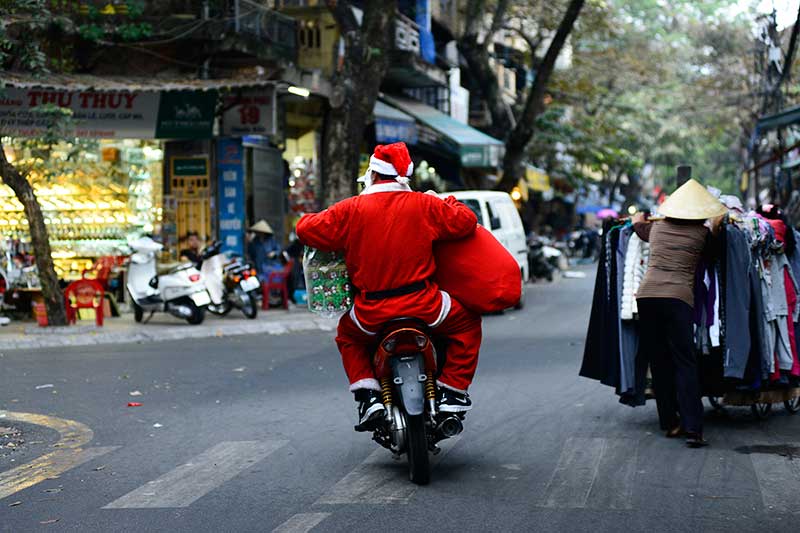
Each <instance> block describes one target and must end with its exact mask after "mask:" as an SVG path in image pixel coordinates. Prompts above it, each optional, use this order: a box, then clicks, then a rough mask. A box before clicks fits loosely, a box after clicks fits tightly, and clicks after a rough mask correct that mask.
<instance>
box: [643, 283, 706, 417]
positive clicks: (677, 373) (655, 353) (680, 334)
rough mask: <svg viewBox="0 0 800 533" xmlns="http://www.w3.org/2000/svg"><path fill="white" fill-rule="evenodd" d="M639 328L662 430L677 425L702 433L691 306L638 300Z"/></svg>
mask: <svg viewBox="0 0 800 533" xmlns="http://www.w3.org/2000/svg"><path fill="white" fill-rule="evenodd" d="M637 303H638V307H639V319H640V326H641V341H640V342H641V343H640V347H639V349H640V350H643V354H644V355H645V356H646V357H648V358H649V360H650V370H651V371H652V374H653V388H654V389H655V393H656V404H657V406H658V420H659V423H660V424H661V429H664V430H669V429H672V428H674V427H677V426H678V423H679V420H678V413H680V425H681V427H682V428H683V429H684V431H688V432H691V433H702V432H703V402H702V399H701V396H700V378H699V374H698V371H697V357H696V355H695V351H694V343H693V342H692V337H693V322H692V315H693V311H692V307H691V306H690V305H689V304H687V303H686V302H684V301H682V300H678V299H676V298H642V299H640V300H638V301H637Z"/></svg>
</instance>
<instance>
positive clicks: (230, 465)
mask: <svg viewBox="0 0 800 533" xmlns="http://www.w3.org/2000/svg"><path fill="white" fill-rule="evenodd" d="M287 442H288V441H285V440H270V441H264V442H257V441H240V442H221V443H219V444H217V445H216V446H214V447H213V448H210V449H208V450H206V451H205V452H203V453H201V454H200V455H198V456H197V457H195V458H194V459H192V460H191V461H190V462H188V463H186V464H184V465H181V466H179V467H177V468H175V469H173V470H172V471H170V472H168V473H166V474H164V475H163V476H161V477H159V478H158V479H156V480H154V481H150V482H149V483H147V484H145V485H143V486H141V487H139V488H138V489H136V490H134V491H132V492H129V493H128V494H126V495H124V496H122V497H121V498H119V499H117V500H115V501H113V502H111V503H109V504H108V505H106V506H105V507H104V509H144V508H174V507H188V506H189V505H191V504H192V503H193V502H195V501H196V500H198V499H200V498H202V497H203V496H205V495H206V494H208V493H209V492H211V491H212V490H214V489H215V488H217V487H219V486H220V485H222V484H223V483H225V482H227V481H229V480H231V479H233V478H234V477H235V476H236V475H238V474H239V473H241V472H242V471H243V470H244V469H246V468H248V467H250V466H252V465H253V464H254V463H257V462H258V461H261V460H262V459H264V458H265V457H267V456H268V455H270V454H271V453H273V452H275V451H276V450H278V449H280V448H281V447H282V446H284V445H285V444H286V443H287Z"/></svg>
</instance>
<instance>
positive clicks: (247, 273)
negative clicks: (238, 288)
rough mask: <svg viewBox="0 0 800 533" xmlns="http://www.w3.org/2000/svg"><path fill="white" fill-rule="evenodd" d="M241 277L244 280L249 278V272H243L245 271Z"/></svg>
mask: <svg viewBox="0 0 800 533" xmlns="http://www.w3.org/2000/svg"><path fill="white" fill-rule="evenodd" d="M242 275H243V276H244V279H247V278H249V277H250V272H248V271H246V270H245V271H244V272H243V273H242Z"/></svg>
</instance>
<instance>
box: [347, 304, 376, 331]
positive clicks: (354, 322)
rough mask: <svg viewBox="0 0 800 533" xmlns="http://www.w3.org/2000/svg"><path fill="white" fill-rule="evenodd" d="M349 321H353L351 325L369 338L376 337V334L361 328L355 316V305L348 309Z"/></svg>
mask: <svg viewBox="0 0 800 533" xmlns="http://www.w3.org/2000/svg"><path fill="white" fill-rule="evenodd" d="M350 320H352V321H353V324H355V325H356V327H357V328H358V329H360V330H361V331H363V332H364V333H366V334H367V335H370V336H374V335H377V333H373V332H372V331H369V330H367V329H364V326H362V325H361V322H359V321H358V317H357V316H356V306H355V305H354V306H353V307H351V308H350Z"/></svg>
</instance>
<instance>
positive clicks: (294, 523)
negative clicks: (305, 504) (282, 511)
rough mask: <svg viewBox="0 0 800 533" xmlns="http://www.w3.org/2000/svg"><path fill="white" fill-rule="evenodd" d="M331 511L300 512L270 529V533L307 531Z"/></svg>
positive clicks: (303, 532) (304, 532) (306, 532)
mask: <svg viewBox="0 0 800 533" xmlns="http://www.w3.org/2000/svg"><path fill="white" fill-rule="evenodd" d="M330 515H331V513H300V514H296V515H294V516H293V517H291V518H290V519H289V520H287V521H286V522H284V523H283V524H281V525H279V526H278V527H276V528H275V529H273V530H272V533H308V532H309V531H311V530H312V529H314V528H315V527H317V526H318V525H319V523H320V522H322V521H323V520H325V519H326V518H328V517H329V516H330Z"/></svg>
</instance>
